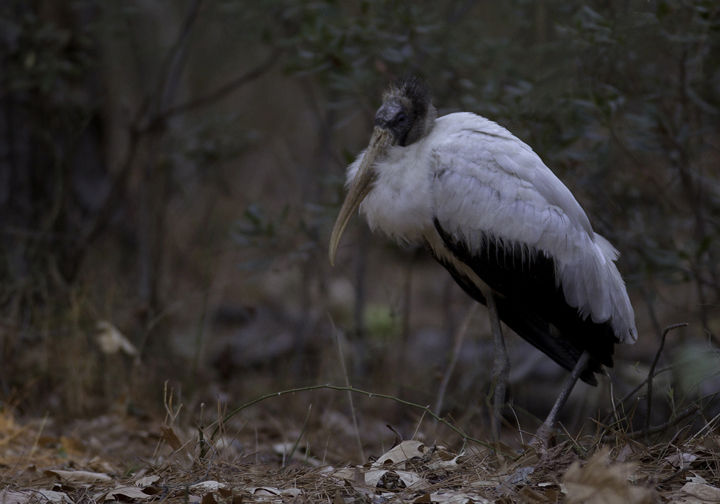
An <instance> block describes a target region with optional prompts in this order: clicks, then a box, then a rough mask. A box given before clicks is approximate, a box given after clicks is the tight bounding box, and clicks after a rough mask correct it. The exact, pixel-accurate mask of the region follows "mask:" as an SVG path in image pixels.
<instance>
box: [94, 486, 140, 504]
mask: <svg viewBox="0 0 720 504" xmlns="http://www.w3.org/2000/svg"><path fill="white" fill-rule="evenodd" d="M118 497H124V499H122V500H126V499H137V500H149V499H153V498H154V497H153V496H152V495H148V494H146V493H145V492H143V491H142V490H141V489H140V488H138V487H136V486H121V487H117V488H114V489H112V490H110V491H109V492H102V493H100V494H98V495H96V496H95V500H96V501H100V500H101V499H104V500H106V501H113V500H120V499H118Z"/></svg>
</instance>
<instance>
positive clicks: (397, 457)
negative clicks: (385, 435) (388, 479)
mask: <svg viewBox="0 0 720 504" xmlns="http://www.w3.org/2000/svg"><path fill="white" fill-rule="evenodd" d="M426 451H427V446H425V443H421V442H420V441H412V440H410V441H403V442H402V443H400V444H399V445H397V446H396V447H395V448H393V449H392V450H390V451H388V452H387V453H385V454H383V455H381V456H380V458H378V459H377V461H375V462H374V463H373V467H377V466H383V465H387V464H397V463H398V462H404V461H405V460H408V459H411V458H413V457H422V456H423V455H424V454H425V452H426Z"/></svg>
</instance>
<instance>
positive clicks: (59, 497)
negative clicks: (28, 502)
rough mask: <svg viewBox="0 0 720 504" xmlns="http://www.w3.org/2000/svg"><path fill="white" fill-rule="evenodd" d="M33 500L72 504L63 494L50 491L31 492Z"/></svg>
mask: <svg viewBox="0 0 720 504" xmlns="http://www.w3.org/2000/svg"><path fill="white" fill-rule="evenodd" d="M32 493H33V500H34V501H40V502H42V501H43V500H44V501H45V502H67V503H68V504H72V502H73V501H72V500H70V497H68V496H67V495H66V494H65V492H54V491H52V490H33V491H32Z"/></svg>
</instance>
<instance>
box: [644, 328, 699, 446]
mask: <svg viewBox="0 0 720 504" xmlns="http://www.w3.org/2000/svg"><path fill="white" fill-rule="evenodd" d="M688 325H689V324H688V323H687V322H680V323H679V324H672V325H669V326H667V327H666V328H665V330H664V331H663V333H662V337H661V338H660V346H659V347H658V349H657V352H655V358H654V359H653V361H652V364H651V365H650V371H649V372H648V377H647V407H646V409H645V428H644V429H643V430H644V431H645V437H646V439H645V440H646V441H647V436H648V435H649V431H650V413H651V410H652V389H653V378H654V376H655V367H656V366H657V363H658V360H660V354H661V353H662V351H663V348H664V347H665V338H666V337H667V335H668V333H669V332H670V331H672V330H673V329H677V328H679V327H687V326H688Z"/></svg>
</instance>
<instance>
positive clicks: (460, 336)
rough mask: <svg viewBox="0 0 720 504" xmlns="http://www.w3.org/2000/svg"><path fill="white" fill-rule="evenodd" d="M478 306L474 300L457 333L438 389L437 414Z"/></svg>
mask: <svg viewBox="0 0 720 504" xmlns="http://www.w3.org/2000/svg"><path fill="white" fill-rule="evenodd" d="M478 306H480V304H479V303H476V302H474V301H473V303H472V305H471V306H470V308H469V309H468V311H467V314H466V315H465V318H464V319H463V321H462V324H461V325H460V328H459V329H458V331H457V333H456V334H455V346H454V347H453V353H452V357H451V358H450V364H448V368H447V370H446V371H445V374H444V375H443V379H442V382H441V383H440V388H439V389H438V395H437V401H435V413H436V414H437V415H439V414H440V410H441V409H442V406H443V402H444V401H445V391H446V390H447V387H448V384H449V383H450V377H451V376H452V373H453V371H454V370H455V365H456V364H457V361H458V359H459V358H460V350H462V346H463V342H464V341H465V335H466V334H467V330H468V327H469V326H470V322H471V321H472V318H473V316H474V315H475V312H476V311H477V309H478Z"/></svg>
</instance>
